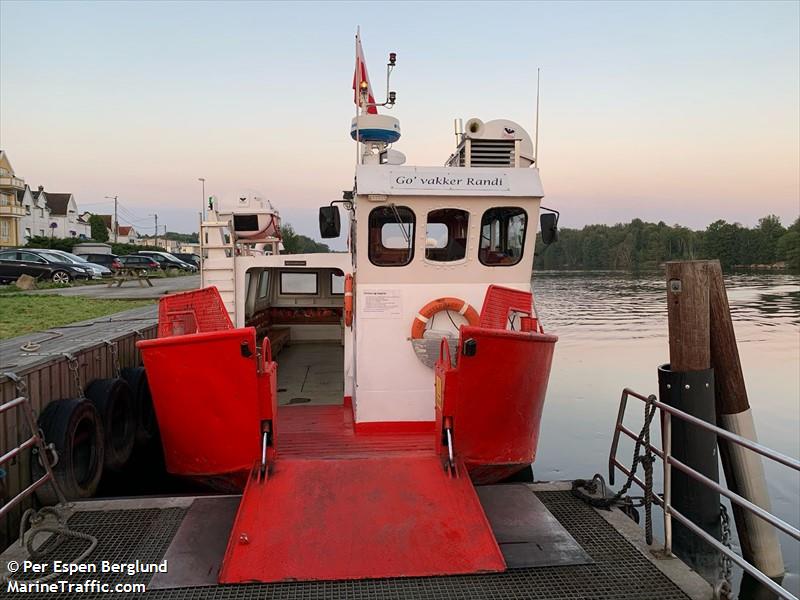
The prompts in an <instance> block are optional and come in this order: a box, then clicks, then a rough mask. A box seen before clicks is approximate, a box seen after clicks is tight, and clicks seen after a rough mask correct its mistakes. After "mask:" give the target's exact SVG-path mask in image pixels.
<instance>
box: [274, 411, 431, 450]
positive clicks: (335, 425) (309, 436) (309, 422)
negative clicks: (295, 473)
mask: <svg viewBox="0 0 800 600" xmlns="http://www.w3.org/2000/svg"><path fill="white" fill-rule="evenodd" d="M277 428H278V429H277V439H276V445H277V448H278V456H279V460H284V459H291V458H302V459H326V458H327V459H339V458H369V457H380V456H386V454H387V453H388V454H393V453H402V454H403V455H404V456H420V455H428V456H430V455H433V454H434V436H433V431H431V432H429V433H421V434H420V433H415V434H411V433H398V434H386V433H381V434H378V435H372V434H357V433H355V432H354V430H353V413H352V411H351V409H350V408H348V407H345V406H342V405H341V404H339V405H338V406H309V405H299V406H281V407H280V408H278V424H277Z"/></svg>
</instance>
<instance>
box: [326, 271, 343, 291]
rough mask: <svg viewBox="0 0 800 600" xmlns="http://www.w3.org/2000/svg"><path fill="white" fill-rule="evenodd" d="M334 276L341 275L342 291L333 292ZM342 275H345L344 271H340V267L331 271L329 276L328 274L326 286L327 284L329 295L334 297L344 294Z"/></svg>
mask: <svg viewBox="0 0 800 600" xmlns="http://www.w3.org/2000/svg"><path fill="white" fill-rule="evenodd" d="M337 271H338V273H337ZM334 277H341V278H342V291H341V292H334V291H333V278H334ZM344 277H345V275H344V273H342V271H341V270H340V269H336V270H334V271H331V276H330V279H329V280H328V286H329V287H328V291H329V292H330V294H331V296H333V297H334V298H337V297H339V296H344Z"/></svg>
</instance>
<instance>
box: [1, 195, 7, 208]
mask: <svg viewBox="0 0 800 600" xmlns="http://www.w3.org/2000/svg"><path fill="white" fill-rule="evenodd" d="M0 206H8V196H6V195H5V194H0Z"/></svg>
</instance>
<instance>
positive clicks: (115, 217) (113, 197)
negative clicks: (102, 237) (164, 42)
mask: <svg viewBox="0 0 800 600" xmlns="http://www.w3.org/2000/svg"><path fill="white" fill-rule="evenodd" d="M105 198H106V200H114V222H113V223H111V232H112V233H113V234H114V243H115V244H116V243H117V229H119V224H118V223H117V196H106V197H105Z"/></svg>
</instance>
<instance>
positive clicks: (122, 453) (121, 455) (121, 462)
mask: <svg viewBox="0 0 800 600" xmlns="http://www.w3.org/2000/svg"><path fill="white" fill-rule="evenodd" d="M86 397H87V398H88V399H89V400H91V401H92V403H93V404H94V405H95V406H96V407H97V411H98V412H99V413H100V419H101V420H102V422H103V430H104V431H105V442H106V443H105V461H104V463H103V464H104V468H106V469H108V470H110V471H119V470H121V469H122V468H123V467H124V466H125V465H126V464H127V463H128V461H129V460H130V458H131V455H132V454H133V445H134V442H135V441H136V411H135V409H134V404H133V397H132V395H131V388H130V387H129V386H128V382H126V381H125V380H124V379H120V378H116V379H95V380H94V381H92V382H91V383H90V384H89V387H87V388H86Z"/></svg>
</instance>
